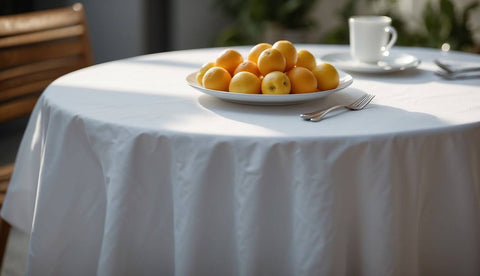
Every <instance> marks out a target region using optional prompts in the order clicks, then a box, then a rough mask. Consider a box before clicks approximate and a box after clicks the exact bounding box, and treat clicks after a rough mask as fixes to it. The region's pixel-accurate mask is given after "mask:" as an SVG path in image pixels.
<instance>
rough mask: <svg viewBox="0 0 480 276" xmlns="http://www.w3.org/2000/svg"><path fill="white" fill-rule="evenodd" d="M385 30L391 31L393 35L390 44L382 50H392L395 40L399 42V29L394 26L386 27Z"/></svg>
mask: <svg viewBox="0 0 480 276" xmlns="http://www.w3.org/2000/svg"><path fill="white" fill-rule="evenodd" d="M385 32H387V33H390V34H391V35H392V37H391V38H390V41H389V42H388V44H387V45H386V46H384V47H383V48H382V51H384V52H385V51H388V50H390V48H392V46H393V44H395V42H397V30H395V28H394V27H392V26H387V27H385Z"/></svg>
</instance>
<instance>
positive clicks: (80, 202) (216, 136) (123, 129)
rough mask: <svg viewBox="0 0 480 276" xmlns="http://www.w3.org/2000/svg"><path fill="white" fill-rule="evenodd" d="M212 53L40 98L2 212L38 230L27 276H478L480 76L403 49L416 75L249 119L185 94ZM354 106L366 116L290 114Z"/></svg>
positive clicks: (316, 48)
mask: <svg viewBox="0 0 480 276" xmlns="http://www.w3.org/2000/svg"><path fill="white" fill-rule="evenodd" d="M297 48H298V49H300V48H304V49H307V50H310V51H311V52H312V53H314V54H315V56H316V57H317V58H319V57H321V56H322V55H324V54H327V53H332V52H339V51H348V48H347V47H346V46H338V45H332V46H325V45H297ZM236 49H238V50H239V51H240V52H241V53H242V54H243V55H244V56H245V55H246V54H247V53H248V50H249V47H236ZM222 50H223V49H221V48H210V49H196V50H186V51H176V52H166V53H159V54H153V55H146V56H140V57H135V58H131V59H124V60H118V61H114V62H109V63H104V64H99V65H95V66H92V67H89V68H86V69H82V70H79V71H76V72H74V73H71V74H68V75H66V76H64V77H61V78H60V79H58V80H56V81H55V82H54V83H52V84H51V85H50V86H49V87H48V88H47V89H46V90H45V91H44V93H43V95H42V97H41V98H40V100H39V101H38V103H37V105H36V107H35V110H34V113H33V114H32V116H31V119H30V122H29V125H28V128H27V131H26V133H25V135H24V138H23V141H22V145H21V147H20V150H19V153H18V157H17V162H16V168H15V172H14V175H13V179H12V182H11V184H10V188H9V191H8V195H7V198H6V201H5V205H4V207H3V210H2V216H3V217H4V218H6V219H7V220H8V221H9V222H10V223H12V224H13V225H14V226H16V227H18V228H20V229H21V230H23V231H25V232H27V233H29V234H30V242H29V253H28V268H27V273H28V274H30V275H44V274H48V275H52V274H55V275H93V274H99V275H151V274H153V273H155V274H159V275H480V143H479V141H480V89H479V88H480V79H469V80H458V81H450V80H444V79H442V78H439V77H438V76H436V75H434V71H435V70H437V68H436V66H435V65H434V64H433V62H432V61H433V60H434V59H435V58H437V57H442V53H440V51H439V50H436V49H424V48H402V47H397V48H396V49H395V50H394V51H398V52H400V53H408V54H411V55H414V56H416V57H418V58H420V59H421V61H422V63H421V64H420V66H419V67H418V68H417V69H414V70H405V71H400V72H395V73H390V74H367V73H353V72H352V73H350V74H351V75H352V76H353V78H354V81H353V84H352V85H351V86H350V87H348V88H346V89H344V90H341V91H339V92H336V93H334V94H332V95H329V96H328V97H325V98H322V99H318V100H314V101H311V102H307V103H303V104H297V105H287V106H254V105H242V104H237V103H230V102H226V101H222V100H220V99H217V98H214V97H211V96H209V95H205V94H202V93H201V92H199V91H197V90H195V89H193V88H192V87H190V86H188V85H187V83H186V80H185V78H186V76H187V75H188V74H190V73H192V72H194V71H196V70H198V68H199V67H200V66H201V65H202V64H203V63H205V62H208V61H212V60H214V59H215V57H216V56H217V55H218V54H219V53H220V52H221V51H222ZM443 58H445V56H443ZM446 58H451V59H452V60H455V61H468V62H476V63H480V56H478V55H474V54H467V53H459V52H451V53H448V55H447V57H446ZM364 93H372V94H375V95H376V97H375V99H374V100H373V101H372V103H371V104H370V105H368V106H367V107H366V108H365V109H364V110H362V111H355V112H353V111H341V112H337V113H335V114H333V115H332V116H329V117H328V118H327V119H325V120H323V121H321V122H318V123H312V122H306V121H303V120H301V119H300V118H299V114H300V113H303V112H306V111H311V110H315V109H318V108H326V107H329V106H332V105H335V104H345V103H350V102H352V101H353V100H354V99H356V98H358V97H359V96H361V95H362V94H364Z"/></svg>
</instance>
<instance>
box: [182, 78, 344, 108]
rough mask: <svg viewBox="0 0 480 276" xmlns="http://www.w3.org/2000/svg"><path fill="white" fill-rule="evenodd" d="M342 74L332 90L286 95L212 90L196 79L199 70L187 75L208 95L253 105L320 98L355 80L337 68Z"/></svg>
mask: <svg viewBox="0 0 480 276" xmlns="http://www.w3.org/2000/svg"><path fill="white" fill-rule="evenodd" d="M337 71H338V74H339V76H340V82H339V84H338V87H337V88H335V89H331V90H325V91H319V92H312V93H305V94H286V95H264V94H242V93H234V92H225V91H218V90H211V89H206V88H204V87H202V86H201V85H200V84H199V83H198V82H197V80H196V77H195V76H196V74H197V72H194V73H191V74H189V75H188V76H187V83H188V84H189V85H190V86H191V87H193V88H196V89H198V90H199V91H200V92H202V93H205V94H207V95H210V96H213V97H217V98H219V99H222V100H226V101H229V102H235V103H242V104H252V105H288V104H298V103H303V102H307V101H310V100H315V99H319V98H323V97H326V96H328V95H330V94H332V93H334V92H336V91H339V90H342V89H344V88H346V87H348V86H349V85H350V84H352V82H353V78H352V76H351V75H349V74H347V73H345V72H343V71H341V70H337Z"/></svg>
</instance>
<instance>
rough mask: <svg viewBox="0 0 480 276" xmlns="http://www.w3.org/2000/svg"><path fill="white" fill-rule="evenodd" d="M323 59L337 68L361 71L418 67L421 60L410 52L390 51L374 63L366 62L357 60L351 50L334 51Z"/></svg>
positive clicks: (386, 70) (372, 71) (395, 70)
mask: <svg viewBox="0 0 480 276" xmlns="http://www.w3.org/2000/svg"><path fill="white" fill-rule="evenodd" d="M321 60H323V61H325V62H328V63H331V64H332V65H334V66H335V67H337V68H340V69H342V70H345V71H351V72H359V73H388V72H397V71H403V70H407V69H412V68H416V67H417V66H418V65H419V64H420V60H419V59H418V58H417V57H414V56H412V55H409V54H402V53H395V52H390V55H388V56H386V57H384V58H383V59H382V60H380V61H379V62H377V63H376V64H374V63H365V62H361V61H358V60H355V59H353V58H352V56H351V55H350V52H342V53H332V54H328V55H324V56H322V57H321Z"/></svg>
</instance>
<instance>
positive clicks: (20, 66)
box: [0, 3, 93, 267]
mask: <svg viewBox="0 0 480 276" xmlns="http://www.w3.org/2000/svg"><path fill="white" fill-rule="evenodd" d="M92 64H93V56H92V50H91V47H90V40H89V36H88V28H87V24H86V18H85V12H84V9H83V6H82V4H79V3H76V4H74V5H72V6H70V7H67V8H60V9H53V10H45V11H37V12H30V13H23V14H15V15H6V16H0V124H2V123H6V122H8V121H10V120H14V119H16V118H20V117H25V116H28V115H29V114H30V113H31V111H32V109H33V107H34V105H35V103H36V101H37V99H38V97H39V96H40V94H41V92H42V91H43V90H44V89H45V88H46V87H47V86H48V85H49V84H50V83H51V82H52V81H53V80H55V79H56V78H58V77H60V76H62V75H64V74H66V73H69V72H72V71H75V70H77V69H80V68H83V67H87V66H89V65H92ZM2 135H4V134H3V133H2ZM13 161H14V160H12V162H13ZM12 172H13V164H10V165H7V166H1V167H0V208H1V206H2V204H3V199H4V196H5V193H6V190H7V187H8V182H9V179H10V177H11V174H12ZM9 230H10V227H9V225H8V224H7V223H6V222H4V221H3V220H2V219H1V217H0V267H1V262H2V260H3V253H4V250H5V245H6V241H7V237H8V233H9Z"/></svg>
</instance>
